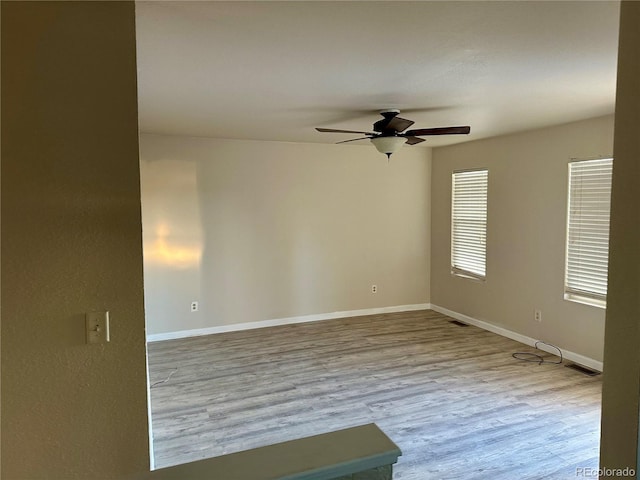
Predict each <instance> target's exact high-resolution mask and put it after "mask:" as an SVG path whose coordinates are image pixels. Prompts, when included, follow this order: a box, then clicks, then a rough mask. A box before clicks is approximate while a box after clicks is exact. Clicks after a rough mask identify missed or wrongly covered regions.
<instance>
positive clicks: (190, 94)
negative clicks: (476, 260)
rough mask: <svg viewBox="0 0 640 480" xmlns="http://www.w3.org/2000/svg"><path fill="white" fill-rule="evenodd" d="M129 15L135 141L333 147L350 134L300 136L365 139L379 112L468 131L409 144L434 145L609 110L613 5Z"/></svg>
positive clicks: (146, 6)
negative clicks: (178, 138)
mask: <svg viewBox="0 0 640 480" xmlns="http://www.w3.org/2000/svg"><path fill="white" fill-rule="evenodd" d="M136 9H137V35H138V74H139V78H138V82H139V102H140V127H141V130H142V131H143V132H153V133H162V134H177V135H191V136H209V137H218V138H237V139H258V140H280V141H291V142H318V143H333V142H337V141H340V140H348V139H350V138H354V137H357V135H356V136H353V135H349V134H334V133H318V132H316V131H315V130H314V127H334V128H341V129H350V130H370V129H371V124H372V123H373V122H374V121H376V120H378V119H380V118H381V117H379V116H378V114H377V111H378V110H380V109H382V108H390V107H393V108H399V109H400V110H402V112H403V113H402V114H401V115H400V116H402V117H405V118H409V119H412V120H415V121H416V123H415V125H414V126H413V127H412V128H428V127H439V126H452V125H470V126H471V134H470V135H469V136H448V137H428V141H427V142H424V143H423V144H422V145H426V146H429V145H430V146H438V145H447V144H451V143H457V142H460V141H467V140H473V139H478V138H484V137H490V136H495V135H500V134H504V133H509V132H515V131H521V130H528V129H532V128H538V127H542V126H547V125H554V124H561V123H565V122H570V121H574V120H579V119H583V118H589V117H595V116H599V115H604V114H608V113H612V112H613V110H614V99H615V79H616V56H617V40H618V11H619V4H618V2H592V1H584V2H559V1H555V2H554V1H544V2H533V1H517V2H506V1H505V2H485V1H472V2H445V1H440V2H400V1H386V2H384V1H383V2H369V1H357V2H340V1H338V2H335V1H332V2H331V1H330V2H314V1H296V2H270V1H264V2H244V1H232V2H216V1H214V2H186V1H179V2H162V1H150V2H144V1H143V2H137V3H136ZM425 109H426V110H425ZM412 110H413V111H412ZM418 110H425V111H418ZM354 143H355V144H358V143H362V144H366V143H367V142H366V141H361V142H354Z"/></svg>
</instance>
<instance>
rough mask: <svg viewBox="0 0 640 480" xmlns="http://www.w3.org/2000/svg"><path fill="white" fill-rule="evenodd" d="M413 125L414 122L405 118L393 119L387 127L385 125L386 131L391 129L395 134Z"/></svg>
mask: <svg viewBox="0 0 640 480" xmlns="http://www.w3.org/2000/svg"><path fill="white" fill-rule="evenodd" d="M414 123H416V122H414V121H413V120H407V119H406V118H400V117H393V118H392V119H391V121H390V122H389V125H387V128H388V129H390V128H393V129H394V130H395V131H396V132H398V133H399V132H403V131H405V130H406V129H407V128H409V127H410V126H411V125H413V124H414Z"/></svg>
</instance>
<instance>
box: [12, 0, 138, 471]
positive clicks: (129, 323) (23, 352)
mask: <svg viewBox="0 0 640 480" xmlns="http://www.w3.org/2000/svg"><path fill="white" fill-rule="evenodd" d="M136 105H137V102H136V64H135V28H134V5H133V2H104V3H101V2H42V3H38V2H2V120H3V121H2V387H3V388H2V475H3V478H7V479H26V478H29V479H36V478H56V479H72V478H78V479H89V478H91V479H98V478H119V477H122V476H124V475H126V474H131V473H135V472H144V471H146V470H148V467H149V452H148V449H149V443H148V430H147V405H146V369H145V336H144V335H145V332H144V328H145V327H144V311H143V285H142V236H141V216H140V197H139V166H138V137H137V111H136V110H137V107H136ZM98 310H108V311H110V313H111V343H109V344H106V345H87V344H86V343H85V331H84V314H85V312H89V311H98Z"/></svg>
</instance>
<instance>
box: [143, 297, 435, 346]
mask: <svg viewBox="0 0 640 480" xmlns="http://www.w3.org/2000/svg"><path fill="white" fill-rule="evenodd" d="M429 309H431V304H429V303H418V304H414V305H396V306H393V307H381V308H365V309H362V310H348V311H345V312H331V313H318V314H315V315H302V316H299V317H286V318H275V319H271V320H260V321H257V322H247V323H234V324H231V325H219V326H215V327H207V328H197V329H192V330H180V331H178V332H167V333H152V334H149V335H147V342H160V341H163V340H174V339H177V338H187V337H199V336H201V335H212V334H214V333H224V332H235V331H239V330H252V329H254V328H265V327H275V326H278V325H290V324H292V323H306V322H318V321H321V320H333V319H335V318H348V317H361V316H363V315H377V314H380V313H394V312H410V311H413V310H429Z"/></svg>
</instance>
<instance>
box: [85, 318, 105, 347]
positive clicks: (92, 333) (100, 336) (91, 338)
mask: <svg viewBox="0 0 640 480" xmlns="http://www.w3.org/2000/svg"><path fill="white" fill-rule="evenodd" d="M86 324H87V343H107V342H108V341H109V312H89V313H87V315H86Z"/></svg>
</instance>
